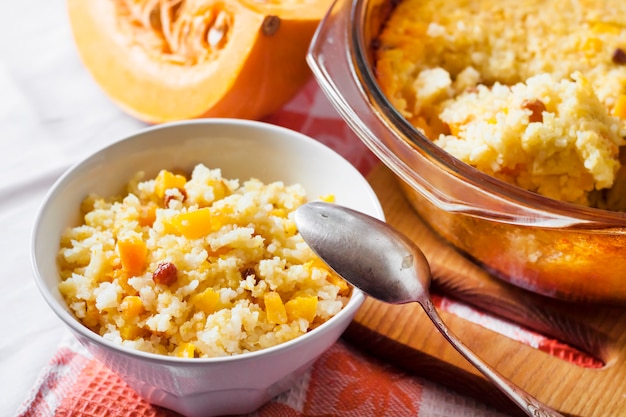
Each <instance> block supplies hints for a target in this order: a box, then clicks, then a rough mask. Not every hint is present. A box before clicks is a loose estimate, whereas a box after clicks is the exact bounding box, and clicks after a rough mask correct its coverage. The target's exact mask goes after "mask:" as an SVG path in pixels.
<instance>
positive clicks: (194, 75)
mask: <svg viewBox="0 0 626 417" xmlns="http://www.w3.org/2000/svg"><path fill="white" fill-rule="evenodd" d="M299 5H300V6H301V7H300V10H301V11H302V12H301V13H299V12H298V7H299ZM329 5H330V4H329V0H319V1H317V2H314V3H312V4H309V3H307V4H306V5H305V4H304V3H302V4H300V3H299V2H295V3H289V4H288V5H286V6H285V8H282V7H281V3H267V4H265V3H263V4H261V3H256V2H244V1H219V0H208V1H207V0H195V1H186V0H90V1H84V0H68V10H69V17H70V23H71V26H72V30H73V34H74V39H75V42H76V45H77V48H78V52H79V55H80V57H81V60H82V61H83V63H84V64H85V66H86V67H87V69H88V70H89V71H90V73H91V74H92V76H93V77H94V79H95V81H96V82H97V84H99V85H100V86H101V88H102V89H103V90H104V92H105V93H106V94H107V95H108V96H109V97H110V98H111V99H112V100H113V101H114V102H116V103H117V104H118V105H119V106H121V107H122V108H123V109H124V110H125V111H127V112H128V113H130V114H132V115H133V116H135V117H137V118H139V119H142V120H145V121H147V122H151V123H159V122H165V121H172V120H182V119H189V118H196V117H240V118H249V119H258V118H261V117H264V116H266V115H268V114H270V113H272V112H273V111H275V110H277V109H278V108H279V107H280V106H282V105H283V104H284V103H285V102H286V101H287V100H289V99H290V98H291V97H292V96H293V95H294V94H295V93H296V92H297V91H298V90H299V89H300V88H301V87H302V86H303V85H304V83H305V82H306V81H307V80H308V79H309V77H310V70H309V68H308V66H307V64H306V60H305V55H306V51H307V49H308V45H309V43H310V41H311V38H312V36H313V33H314V31H315V29H316V27H317V24H318V23H319V20H320V19H321V18H322V16H323V15H324V13H325V11H326V9H327V7H329ZM281 13H282V14H281Z"/></svg>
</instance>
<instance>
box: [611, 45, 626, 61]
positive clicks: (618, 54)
mask: <svg viewBox="0 0 626 417" xmlns="http://www.w3.org/2000/svg"><path fill="white" fill-rule="evenodd" d="M611 59H612V60H613V62H614V63H615V64H618V65H624V64H626V52H624V50H623V49H622V48H616V49H615V51H614V52H613V56H612V57H611Z"/></svg>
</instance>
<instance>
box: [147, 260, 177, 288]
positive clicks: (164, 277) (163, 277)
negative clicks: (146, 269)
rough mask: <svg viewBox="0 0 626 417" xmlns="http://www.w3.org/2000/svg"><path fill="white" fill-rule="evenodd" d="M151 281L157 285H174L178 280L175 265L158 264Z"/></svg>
mask: <svg viewBox="0 0 626 417" xmlns="http://www.w3.org/2000/svg"><path fill="white" fill-rule="evenodd" d="M152 279H153V280H154V282H156V283H157V284H163V285H171V284H173V283H175V282H176V280H177V279H178V270H177V269H176V265H174V264H173V263H171V262H163V263H160V264H159V266H157V269H156V271H154V273H153V274H152Z"/></svg>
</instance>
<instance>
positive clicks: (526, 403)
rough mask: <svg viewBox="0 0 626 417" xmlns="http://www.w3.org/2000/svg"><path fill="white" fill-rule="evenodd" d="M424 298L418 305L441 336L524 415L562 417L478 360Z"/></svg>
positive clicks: (429, 301) (430, 301)
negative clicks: (522, 411)
mask: <svg viewBox="0 0 626 417" xmlns="http://www.w3.org/2000/svg"><path fill="white" fill-rule="evenodd" d="M425 298H426V299H425V300H420V302H419V303H420V304H421V306H422V307H423V308H424V311H425V312H426V314H427V315H428V317H429V318H430V320H431V321H432V322H433V323H434V324H435V326H436V327H437V329H438V330H439V331H440V332H441V334H443V336H444V337H445V338H446V339H447V340H448V341H449V342H450V344H451V345H452V346H454V348H455V349H456V350H457V351H458V352H459V353H460V354H461V355H463V357H464V358H465V359H467V360H468V361H469V362H470V363H471V364H472V365H474V367H476V369H478V370H479V371H480V372H481V373H482V374H483V375H485V376H486V377H487V378H488V379H489V380H490V381H491V382H493V383H494V385H496V386H497V387H498V388H499V389H500V390H501V391H502V392H503V393H504V394H505V395H506V396H507V397H509V398H510V399H511V400H512V401H513V402H515V403H516V404H517V405H518V406H519V407H520V408H521V409H522V410H524V411H525V412H526V414H528V415H529V416H532V417H564V416H563V414H561V413H559V412H558V411H555V410H553V409H552V408H550V407H548V406H547V405H546V404H544V403H542V402H541V401H539V400H537V399H536V398H535V397H533V396H532V395H530V394H529V393H527V392H525V391H523V390H522V389H520V388H519V387H518V386H516V385H515V384H513V383H512V382H511V381H509V380H508V379H506V378H505V377H504V376H502V375H501V374H500V373H499V372H498V371H496V370H495V369H493V368H492V367H491V366H489V365H488V364H487V363H485V362H484V361H483V360H482V359H480V358H479V357H478V356H477V355H476V354H475V353H474V352H472V351H471V350H470V349H469V348H468V347H467V346H465V344H464V343H463V342H461V340H460V339H459V338H458V337H456V336H455V335H454V333H452V331H451V330H450V328H448V326H447V325H446V324H445V323H444V322H443V320H442V319H441V316H440V315H439V313H438V312H437V310H436V309H435V306H434V305H433V303H432V300H431V299H430V298H429V297H425Z"/></svg>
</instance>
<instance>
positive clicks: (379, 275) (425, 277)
mask: <svg viewBox="0 0 626 417" xmlns="http://www.w3.org/2000/svg"><path fill="white" fill-rule="evenodd" d="M295 222H296V225H297V227H298V230H299V232H300V234H301V235H302V237H303V238H304V240H305V242H306V243H307V244H308V245H309V246H310V247H311V248H312V249H313V251H314V252H315V253H316V254H317V255H318V256H319V257H320V258H322V260H323V261H325V262H326V263H327V264H328V265H329V266H330V267H331V268H332V269H333V270H335V272H337V273H338V274H339V275H340V276H342V277H343V278H344V279H345V280H346V281H348V282H350V283H351V284H352V285H354V286H355V287H357V288H359V289H361V290H362V291H363V292H365V293H366V294H369V295H370V296H372V297H374V298H376V299H378V300H380V301H384V302H387V303H392V304H404V303H409V302H414V301H416V302H418V303H419V304H420V305H421V306H422V307H423V308H424V311H425V312H426V314H427V315H428V317H429V318H430V319H431V320H432V322H433V323H434V324H435V327H437V329H438V330H439V331H440V332H441V333H442V334H443V336H444V337H445V338H446V339H447V340H448V341H449V342H450V343H451V344H452V346H454V348H455V349H456V350H457V351H458V352H459V353H460V354H461V355H463V356H464V357H465V358H466V359H467V360H468V361H469V362H470V363H471V364H472V365H474V366H475V367H476V369H478V370H479V371H480V372H482V373H483V375H485V376H486V377H487V378H488V379H489V380H490V381H491V382H493V383H494V384H495V385H496V386H497V387H498V388H499V389H500V390H501V391H502V392H503V393H504V394H506V395H507V396H508V397H509V398H510V399H511V400H512V401H513V402H515V403H516V404H517V405H518V406H519V407H520V408H521V409H522V410H524V411H525V412H526V414H528V415H529V416H534V417H539V416H561V417H563V415H562V414H560V413H558V412H557V411H555V410H553V409H552V408H550V407H548V406H547V405H545V404H543V403H541V402H540V401H539V400H537V399H536V398H534V397H533V396H532V395H530V394H529V393H527V392H525V391H524V390H522V389H521V388H519V387H518V386H516V385H515V384H513V383H512V382H511V381H509V380H508V379H506V378H505V377H504V376H502V375H501V374H500V373H499V372H498V371H496V370H495V369H493V368H492V367H491V366H489V365H488V364H486V363H485V362H483V360H482V359H480V358H479V357H478V356H476V354H475V353H473V352H472V351H471V350H470V349H469V348H468V347H467V346H465V345H464V344H463V343H462V342H461V341H460V340H459V339H458V338H457V337H456V336H455V335H454V334H453V333H452V332H451V331H450V329H449V328H448V327H447V326H446V325H445V323H444V322H443V321H442V320H441V317H440V316H439V313H437V310H436V309H435V307H434V305H433V303H432V299H431V297H430V293H429V287H430V281H431V273H430V266H429V265H428V261H427V260H426V258H425V257H424V254H423V253H422V251H421V250H420V249H419V248H418V247H417V246H416V245H415V243H413V241H412V240H410V239H409V238H408V237H406V236H404V235H403V234H401V233H400V232H398V231H397V230H395V229H393V228H392V227H391V226H389V225H388V224H387V223H385V222H382V221H380V220H378V219H375V218H373V217H371V216H368V215H365V214H363V213H360V212H357V211H354V210H351V209H348V208H346V207H342V206H340V205H337V204H330V203H323V202H311V203H307V204H304V205H302V206H300V207H299V208H298V209H297V210H296V212H295Z"/></svg>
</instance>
